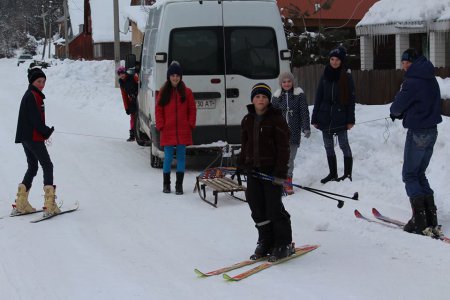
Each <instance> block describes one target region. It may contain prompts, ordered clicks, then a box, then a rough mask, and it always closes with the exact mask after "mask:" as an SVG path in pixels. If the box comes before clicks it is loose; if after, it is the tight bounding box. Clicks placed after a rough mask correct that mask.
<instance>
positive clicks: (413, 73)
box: [405, 55, 435, 79]
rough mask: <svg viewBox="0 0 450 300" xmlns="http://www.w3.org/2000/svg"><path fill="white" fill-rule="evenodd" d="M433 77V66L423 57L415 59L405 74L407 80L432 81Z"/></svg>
mask: <svg viewBox="0 0 450 300" xmlns="http://www.w3.org/2000/svg"><path fill="white" fill-rule="evenodd" d="M434 76H435V75H434V66H433V64H432V63H431V62H430V61H429V60H428V59H427V58H426V57H425V56H423V55H422V56H420V57H419V58H417V59H416V61H414V63H413V64H412V65H411V66H410V67H409V69H408V71H406V73H405V77H407V78H420V79H433V78H434Z"/></svg>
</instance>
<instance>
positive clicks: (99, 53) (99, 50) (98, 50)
mask: <svg viewBox="0 0 450 300" xmlns="http://www.w3.org/2000/svg"><path fill="white" fill-rule="evenodd" d="M100 57H102V44H94V58H100Z"/></svg>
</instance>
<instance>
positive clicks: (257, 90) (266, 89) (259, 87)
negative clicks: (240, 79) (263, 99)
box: [250, 82, 272, 101]
mask: <svg viewBox="0 0 450 300" xmlns="http://www.w3.org/2000/svg"><path fill="white" fill-rule="evenodd" d="M258 94H263V95H266V96H267V98H269V101H270V100H271V99H272V90H271V89H270V86H268V85H267V84H265V83H263V82H260V83H257V84H255V85H254V86H253V87H252V94H251V98H250V101H253V98H254V97H255V96H256V95H258Z"/></svg>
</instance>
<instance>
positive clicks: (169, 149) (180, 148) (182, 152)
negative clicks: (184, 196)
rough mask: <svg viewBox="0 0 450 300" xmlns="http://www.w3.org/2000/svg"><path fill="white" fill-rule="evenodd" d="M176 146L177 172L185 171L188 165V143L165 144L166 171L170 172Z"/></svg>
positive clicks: (164, 164) (164, 169) (164, 166)
mask: <svg viewBox="0 0 450 300" xmlns="http://www.w3.org/2000/svg"><path fill="white" fill-rule="evenodd" d="M175 148H177V172H181V173H184V170H185V167H186V145H176V146H164V162H163V172H164V173H170V167H171V165H172V160H173V152H174V149H175Z"/></svg>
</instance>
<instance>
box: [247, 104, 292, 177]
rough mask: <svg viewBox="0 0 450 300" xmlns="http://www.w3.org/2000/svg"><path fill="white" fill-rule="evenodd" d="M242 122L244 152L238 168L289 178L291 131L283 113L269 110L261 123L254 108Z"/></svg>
mask: <svg viewBox="0 0 450 300" xmlns="http://www.w3.org/2000/svg"><path fill="white" fill-rule="evenodd" d="M247 109H248V111H249V113H248V114H247V115H246V116H245V117H244V118H243V119H242V123H241V144H242V148H241V153H240V156H239V161H238V166H239V167H241V168H244V169H256V170H259V171H260V172H263V173H266V174H268V175H273V176H275V177H279V178H286V177H287V170H288V162H289V151H290V150H289V128H288V126H287V124H286V120H285V119H284V118H283V116H282V115H281V111H280V110H278V109H275V108H273V107H272V105H271V104H269V107H268V109H267V111H266V113H265V114H264V115H262V116H261V120H259V121H258V119H257V116H256V112H255V106H254V105H253V104H250V105H247Z"/></svg>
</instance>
